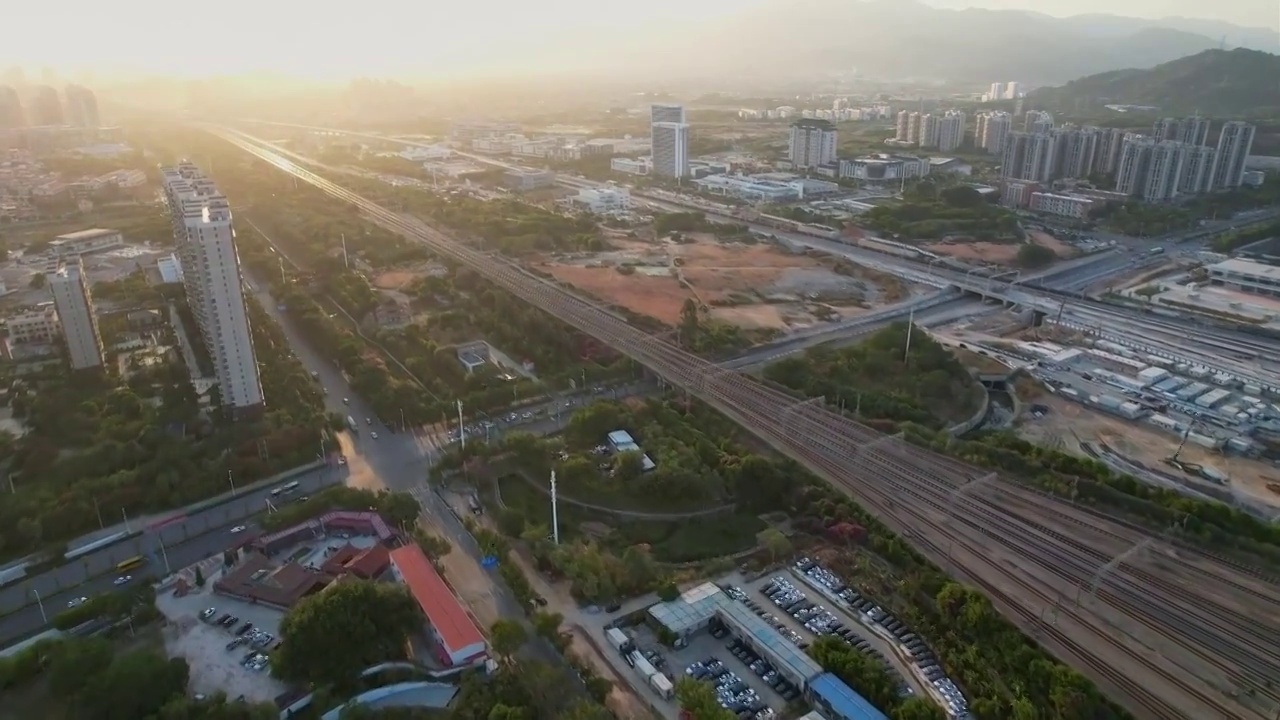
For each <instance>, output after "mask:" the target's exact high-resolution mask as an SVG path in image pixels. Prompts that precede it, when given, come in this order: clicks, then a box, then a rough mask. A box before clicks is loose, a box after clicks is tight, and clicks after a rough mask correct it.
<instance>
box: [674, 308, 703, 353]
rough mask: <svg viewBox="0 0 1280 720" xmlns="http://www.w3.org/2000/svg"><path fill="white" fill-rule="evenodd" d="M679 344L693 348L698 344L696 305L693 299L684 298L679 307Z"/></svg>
mask: <svg viewBox="0 0 1280 720" xmlns="http://www.w3.org/2000/svg"><path fill="white" fill-rule="evenodd" d="M679 327H680V342H681V343H682V344H684V345H689V346H693V345H696V344H697V342H698V330H699V326H698V303H697V302H695V301H694V299H693V298H685V301H684V305H681V306H680V324H679Z"/></svg>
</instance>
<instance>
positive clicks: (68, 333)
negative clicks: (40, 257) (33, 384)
mask: <svg viewBox="0 0 1280 720" xmlns="http://www.w3.org/2000/svg"><path fill="white" fill-rule="evenodd" d="M47 280H48V285H49V290H50V292H52V293H53V304H54V305H55V306H56V307H57V308H58V318H59V319H60V320H61V321H62V335H63V337H64V338H65V339H66V341H67V359H68V360H70V362H71V369H72V370H89V369H92V368H100V367H102V335H101V334H100V333H99V332H98V316H97V315H96V314H94V309H93V295H92V294H91V293H90V292H89V282H88V278H86V277H85V274H84V265H83V263H82V262H81V260H80V258H79V257H73V258H68V259H67V260H66V261H65V263H64V264H63V265H62V266H61V267H59V268H58V270H57V271H56V272H54V273H51V274H50V275H49V276H48V278H47Z"/></svg>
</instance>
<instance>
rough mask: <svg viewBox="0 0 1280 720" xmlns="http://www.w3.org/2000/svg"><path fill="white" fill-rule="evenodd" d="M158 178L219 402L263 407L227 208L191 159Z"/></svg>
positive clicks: (239, 412)
mask: <svg viewBox="0 0 1280 720" xmlns="http://www.w3.org/2000/svg"><path fill="white" fill-rule="evenodd" d="M161 180H162V182H163V184H164V189H165V195H166V196H167V198H168V201H169V212H170V214H171V215H172V219H173V233H174V239H175V240H176V241H177V245H178V253H177V254H178V258H179V259H180V260H181V262H182V284H183V287H184V289H185V290H186V294H187V304H188V305H189V306H190V307H191V314H192V316H194V317H195V321H196V325H197V326H198V327H199V331H200V337H201V339H203V340H204V345H205V348H206V349H207V350H208V352H209V357H210V358H211V359H212V360H213V368H214V375H215V377H216V378H217V381H218V391H219V393H220V395H221V397H222V405H223V407H224V408H227V409H228V411H229V412H230V413H231V415H232V416H233V417H246V416H252V415H254V414H257V413H258V412H259V411H260V410H261V409H262V406H263V404H264V399H263V395H262V382H261V380H260V379H259V377H258V362H257V357H256V356H255V354H254V350H253V335H252V333H251V331H250V329H249V315H248V311H247V310H246V308H245V301H244V290H243V281H242V280H241V276H240V258H239V256H238V254H237V253H236V244H235V230H234V228H233V227H232V224H231V206H230V205H229V204H228V203H227V198H226V196H225V195H223V194H222V193H221V192H219V191H218V188H217V186H216V185H215V184H214V182H213V180H211V179H209V178H207V177H205V176H204V174H203V173H202V172H200V169H199V168H197V167H196V166H195V165H193V164H191V163H189V162H182V163H180V164H179V165H178V166H177V167H174V168H163V169H162V170H161Z"/></svg>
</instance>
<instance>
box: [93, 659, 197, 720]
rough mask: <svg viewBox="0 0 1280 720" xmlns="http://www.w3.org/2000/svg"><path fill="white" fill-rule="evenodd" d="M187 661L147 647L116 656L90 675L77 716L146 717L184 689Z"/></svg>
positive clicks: (100, 719)
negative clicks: (107, 665) (100, 670)
mask: <svg viewBox="0 0 1280 720" xmlns="http://www.w3.org/2000/svg"><path fill="white" fill-rule="evenodd" d="M188 675H189V669H188V667H187V661H186V660H183V659H181V658H174V659H172V660H170V659H168V658H166V657H164V656H163V655H159V654H157V653H155V652H153V651H150V650H135V651H133V652H130V653H126V654H124V655H121V656H119V657H117V658H116V659H115V660H114V661H113V662H112V663H111V665H110V666H109V667H108V668H107V669H106V670H105V671H103V672H101V673H98V674H97V675H94V676H93V677H91V678H90V679H89V680H88V682H87V683H85V685H84V690H83V692H81V694H80V695H79V701H78V705H79V706H80V709H81V714H80V717H84V718H87V719H90V720H137V719H138V718H146V717H150V716H151V715H152V714H154V713H155V712H156V711H158V710H159V709H160V708H162V707H164V705H165V704H167V703H168V702H169V700H170V699H172V698H173V697H174V696H175V695H181V694H183V693H185V692H186V689H187V680H188Z"/></svg>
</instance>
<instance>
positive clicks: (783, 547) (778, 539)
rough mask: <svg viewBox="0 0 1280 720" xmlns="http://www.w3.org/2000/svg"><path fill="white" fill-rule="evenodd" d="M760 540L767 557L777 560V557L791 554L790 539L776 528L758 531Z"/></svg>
mask: <svg viewBox="0 0 1280 720" xmlns="http://www.w3.org/2000/svg"><path fill="white" fill-rule="evenodd" d="M760 542H761V543H762V544H763V545H764V548H765V550H766V551H768V553H769V559H770V560H773V561H774V562H777V560H778V558H780V557H784V556H786V555H789V554H791V540H789V539H788V538H787V536H786V535H783V534H782V531H781V530H779V529H777V528H772V527H771V528H766V529H765V530H762V531H761V532H760Z"/></svg>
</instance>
